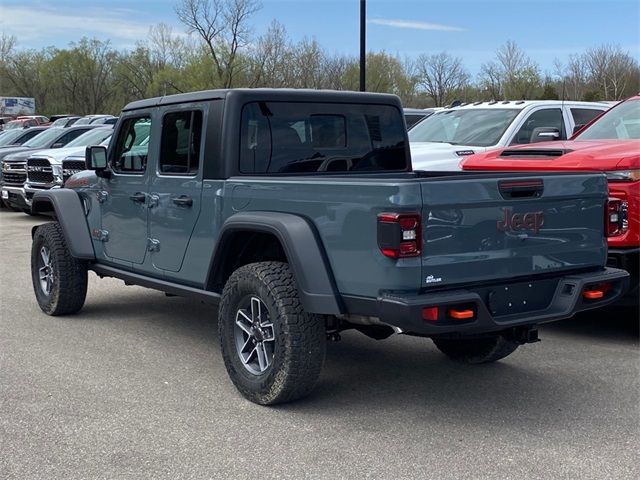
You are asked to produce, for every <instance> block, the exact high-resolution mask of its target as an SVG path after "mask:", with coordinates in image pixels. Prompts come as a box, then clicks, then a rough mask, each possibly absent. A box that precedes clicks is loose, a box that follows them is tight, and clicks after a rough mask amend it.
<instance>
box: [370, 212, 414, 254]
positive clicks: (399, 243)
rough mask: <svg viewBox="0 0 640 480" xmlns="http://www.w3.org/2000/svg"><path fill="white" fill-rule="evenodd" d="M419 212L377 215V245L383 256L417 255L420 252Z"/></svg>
mask: <svg viewBox="0 0 640 480" xmlns="http://www.w3.org/2000/svg"><path fill="white" fill-rule="evenodd" d="M420 223H421V222H420V214H419V213H381V214H379V215H378V247H379V248H380V251H381V252H382V254H383V255H384V256H385V257H389V258H406V257H417V256H419V255H420V252H421V248H420V247H421V242H422V235H421V232H420V230H421V226H420Z"/></svg>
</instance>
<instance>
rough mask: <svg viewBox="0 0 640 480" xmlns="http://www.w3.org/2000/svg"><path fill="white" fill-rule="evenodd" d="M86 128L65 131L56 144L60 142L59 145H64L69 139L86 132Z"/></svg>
mask: <svg viewBox="0 0 640 480" xmlns="http://www.w3.org/2000/svg"><path fill="white" fill-rule="evenodd" d="M87 131H88V130H74V131H72V132H69V133H65V134H64V135H63V136H62V137H60V138H59V139H58V141H57V142H56V145H58V144H60V145H61V146H65V145H66V144H67V143H69V142H70V141H71V140H75V139H76V138H77V137H79V136H80V135H82V134H83V133H87Z"/></svg>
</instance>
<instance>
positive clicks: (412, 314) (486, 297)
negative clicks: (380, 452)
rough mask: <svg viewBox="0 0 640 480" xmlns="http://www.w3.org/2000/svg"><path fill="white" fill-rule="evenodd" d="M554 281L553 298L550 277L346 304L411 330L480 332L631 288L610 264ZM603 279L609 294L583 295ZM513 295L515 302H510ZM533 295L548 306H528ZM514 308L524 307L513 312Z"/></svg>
mask: <svg viewBox="0 0 640 480" xmlns="http://www.w3.org/2000/svg"><path fill="white" fill-rule="evenodd" d="M552 281H554V288H553V289H552V290H551V295H549V296H548V297H550V301H548V300H546V299H545V298H540V295H541V294H540V291H542V290H544V289H548V280H547V281H546V282H547V283H546V286H544V285H542V282H543V281H540V280H532V281H529V282H519V283H515V282H513V283H507V284H504V283H503V284H499V285H490V286H482V287H478V288H473V289H459V290H453V291H440V292H434V293H424V294H383V295H381V296H379V297H378V298H377V299H363V298H357V299H354V298H345V304H346V306H347V309H348V310H349V313H350V314H354V315H365V316H372V317H377V318H378V319H379V320H380V321H381V322H382V323H384V324H387V325H390V326H392V327H395V328H396V329H400V330H402V331H403V332H406V333H415V334H421V335H439V334H447V333H468V334H479V333H485V332H492V331H499V330H505V329H509V328H512V327H518V326H527V325H536V324H540V323H546V322H552V321H556V320H562V319H564V318H569V317H571V316H573V315H574V314H575V313H577V312H580V311H583V310H589V309H592V308H597V307H601V306H603V305H607V304H609V303H611V302H613V301H615V300H617V299H618V298H619V297H620V296H621V295H623V294H624V292H625V291H626V290H627V287H628V283H629V274H628V273H627V272H625V271H623V270H618V269H613V268H606V269H602V270H599V271H596V272H588V273H580V274H574V275H567V276H563V277H560V278H556V279H552ZM601 283H608V284H610V285H611V288H610V289H609V290H608V291H607V292H606V294H605V295H604V297H603V298H601V299H596V300H586V299H585V298H583V296H582V292H583V291H584V290H585V288H587V287H592V286H595V285H598V284H601ZM509 289H511V290H509ZM505 291H506V292H507V293H506V294H505V293H504V292H505ZM547 291H548V290H547ZM496 293H497V294H499V295H501V296H502V297H503V298H506V299H507V302H506V303H505V302H502V303H501V305H500V306H499V307H497V306H496V302H495V301H494V296H495V294H496ZM511 295H513V305H512V302H511V301H509V300H510V299H511V298H512V297H511ZM536 295H537V296H538V297H537V298H536ZM527 298H529V299H530V300H529V305H531V304H534V305H537V306H538V307H539V306H540V305H541V300H542V304H544V306H543V307H542V308H535V309H532V310H530V311H527V310H526V308H527ZM516 303H517V304H516ZM427 307H438V308H439V316H438V319H437V321H426V320H423V318H422V314H423V309H424V308H427ZM451 308H456V309H465V310H472V311H473V312H474V316H473V318H471V319H465V320H454V319H452V318H448V311H449V310H450V309H451ZM510 309H513V310H518V312H517V313H510V312H509V310H510ZM498 310H500V311H498Z"/></svg>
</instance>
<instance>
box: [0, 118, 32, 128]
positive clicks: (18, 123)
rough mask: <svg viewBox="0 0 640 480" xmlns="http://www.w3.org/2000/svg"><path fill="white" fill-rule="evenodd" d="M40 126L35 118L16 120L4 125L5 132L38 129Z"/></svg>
mask: <svg viewBox="0 0 640 480" xmlns="http://www.w3.org/2000/svg"><path fill="white" fill-rule="evenodd" d="M39 125H40V124H39V123H38V121H37V120H36V119H35V118H16V119H15V120H11V121H10V122H7V123H5V124H4V129H5V130H13V129H20V128H29V127H37V126H39Z"/></svg>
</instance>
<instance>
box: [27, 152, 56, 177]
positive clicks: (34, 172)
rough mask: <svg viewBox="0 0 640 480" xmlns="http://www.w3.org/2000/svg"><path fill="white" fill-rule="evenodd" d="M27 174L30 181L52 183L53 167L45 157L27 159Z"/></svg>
mask: <svg viewBox="0 0 640 480" xmlns="http://www.w3.org/2000/svg"><path fill="white" fill-rule="evenodd" d="M27 176H28V178H29V182H30V183H53V168H51V164H50V163H49V160H47V159H45V158H30V159H29V160H27Z"/></svg>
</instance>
